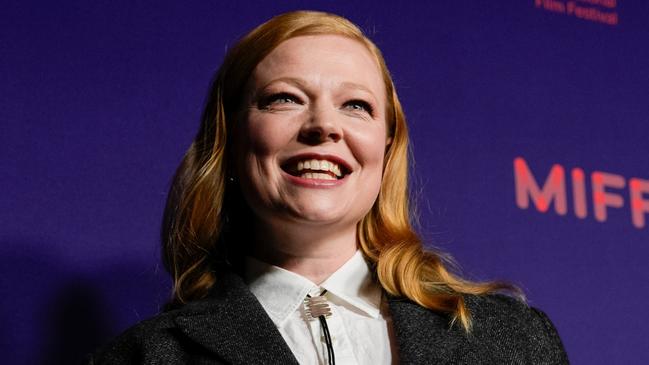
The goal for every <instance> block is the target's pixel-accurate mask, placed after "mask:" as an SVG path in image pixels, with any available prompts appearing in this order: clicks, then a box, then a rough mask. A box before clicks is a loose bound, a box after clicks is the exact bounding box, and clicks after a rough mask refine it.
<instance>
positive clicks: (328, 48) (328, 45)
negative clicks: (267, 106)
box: [253, 35, 385, 100]
mask: <svg viewBox="0 0 649 365" xmlns="http://www.w3.org/2000/svg"><path fill="white" fill-rule="evenodd" d="M283 77H297V78H302V79H304V81H306V82H308V83H315V84H319V85H322V86H330V85H336V84H343V83H355V84H360V85H363V86H365V87H366V88H368V89H370V90H371V91H372V92H373V93H375V94H376V96H377V97H381V99H383V100H385V85H384V82H383V76H382V73H381V70H380V68H379V65H378V63H377V61H376V58H375V57H374V55H373V54H372V53H371V52H370V51H369V50H368V49H367V47H366V46H365V45H364V44H362V43H360V42H359V41H356V40H353V39H351V38H347V37H343V36H339V35H313V36H311V35H310V36H299V37H295V38H291V39H288V40H286V41H284V42H282V43H281V44H280V45H279V46H277V47H276V48H275V49H274V50H273V51H271V52H270V53H269V54H268V55H267V56H266V57H265V58H264V59H263V60H262V61H261V62H260V63H259V64H258V65H257V67H256V68H255V70H254V72H253V79H254V80H255V81H256V83H257V84H259V83H261V84H265V83H268V82H272V80H274V79H279V78H283ZM258 86H261V85H258Z"/></svg>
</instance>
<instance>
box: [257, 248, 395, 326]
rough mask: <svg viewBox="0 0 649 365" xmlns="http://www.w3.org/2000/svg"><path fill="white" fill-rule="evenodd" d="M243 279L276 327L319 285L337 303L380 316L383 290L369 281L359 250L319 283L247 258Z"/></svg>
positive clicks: (370, 314)
mask: <svg viewBox="0 0 649 365" xmlns="http://www.w3.org/2000/svg"><path fill="white" fill-rule="evenodd" d="M246 282H247V283H248V287H249V288H250V291H251V292H252V293H253V294H254V295H255V297H257V300H259V302H260V303H261V305H262V307H263V308H264V309H265V310H266V312H267V313H268V315H269V317H270V318H271V319H272V320H273V322H274V323H275V325H276V326H278V327H281V326H282V325H283V324H284V323H285V321H286V320H287V319H288V317H289V316H290V314H291V313H293V312H294V311H295V310H297V309H298V307H299V306H300V305H302V303H303V301H304V298H305V297H306V295H307V294H309V293H311V294H313V293H317V292H319V291H320V290H321V289H320V288H324V289H327V292H328V296H329V297H330V298H331V301H332V302H336V304H339V305H347V306H351V307H354V308H356V309H358V310H360V311H362V312H363V313H365V314H367V315H369V316H371V317H373V318H377V317H379V315H380V306H381V295H382V291H381V288H380V286H379V285H378V284H376V283H375V282H374V280H372V276H371V273H370V271H369V269H368V267H367V263H366V262H365V259H363V255H362V254H361V252H360V251H356V253H355V254H354V256H352V257H351V258H350V259H349V260H348V261H347V262H346V263H345V264H344V265H343V266H341V267H340V268H339V269H338V270H336V272H334V273H333V274H332V275H331V276H330V277H329V278H328V279H327V280H325V281H324V282H323V283H322V284H321V285H320V286H318V285H316V284H314V283H313V282H311V281H310V280H309V279H307V278H305V277H303V276H300V275H298V274H296V273H293V272H291V271H288V270H285V269H282V268H280V267H277V266H274V265H270V264H267V263H265V262H262V261H259V260H257V259H255V258H252V257H246ZM280 293H281V295H279V294H280Z"/></svg>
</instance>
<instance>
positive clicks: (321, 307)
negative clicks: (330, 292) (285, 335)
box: [304, 289, 336, 365]
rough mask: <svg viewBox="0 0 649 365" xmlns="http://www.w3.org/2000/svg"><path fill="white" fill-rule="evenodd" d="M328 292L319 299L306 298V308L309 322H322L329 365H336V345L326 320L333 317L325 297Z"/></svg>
mask: <svg viewBox="0 0 649 365" xmlns="http://www.w3.org/2000/svg"><path fill="white" fill-rule="evenodd" d="M326 292H327V289H325V290H323V291H322V293H320V295H318V296H317V297H312V296H311V295H309V294H307V295H306V298H304V307H305V308H306V318H307V319H308V320H314V319H316V318H317V319H318V320H319V321H320V325H321V326H322V332H323V333H324V338H325V344H326V345H327V357H328V359H329V365H335V364H336V360H335V357H334V345H333V343H332V342H331V334H330V333H329V326H327V319H326V318H327V317H331V308H329V303H327V298H325V296H324V295H325V293H326Z"/></svg>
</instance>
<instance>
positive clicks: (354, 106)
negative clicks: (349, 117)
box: [344, 100, 374, 115]
mask: <svg viewBox="0 0 649 365" xmlns="http://www.w3.org/2000/svg"><path fill="white" fill-rule="evenodd" d="M344 108H345V109H347V110H351V111H359V112H363V111H364V112H366V113H368V114H370V115H372V112H373V111H374V110H373V109H372V106H371V105H370V103H368V102H366V101H364V100H350V101H348V102H346V103H345V105H344Z"/></svg>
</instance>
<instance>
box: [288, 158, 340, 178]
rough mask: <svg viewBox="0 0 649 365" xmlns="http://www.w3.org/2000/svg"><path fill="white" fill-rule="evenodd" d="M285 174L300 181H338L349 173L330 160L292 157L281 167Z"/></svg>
mask: <svg viewBox="0 0 649 365" xmlns="http://www.w3.org/2000/svg"><path fill="white" fill-rule="evenodd" d="M282 170H284V171H285V172H286V173H288V174H290V175H292V176H296V177H300V178H302V179H315V180H340V179H344V178H345V176H347V175H349V174H350V173H351V170H350V169H349V168H348V167H347V166H345V165H344V164H342V163H338V162H334V161H332V160H331V159H323V158H311V157H306V158H305V157H294V158H291V159H289V160H288V161H287V162H286V163H284V164H283V165H282Z"/></svg>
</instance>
